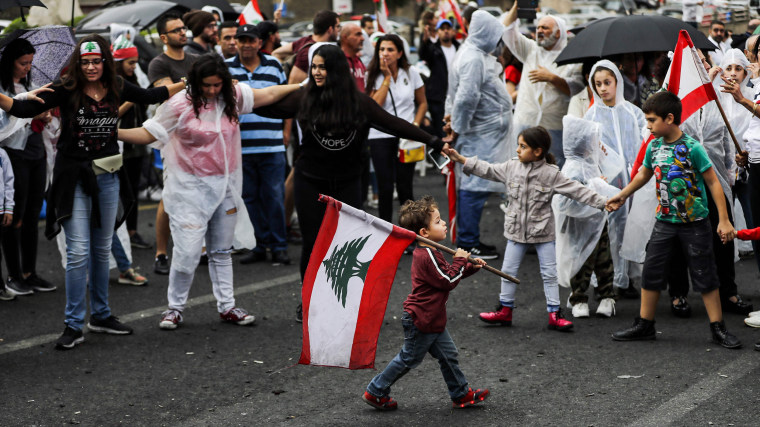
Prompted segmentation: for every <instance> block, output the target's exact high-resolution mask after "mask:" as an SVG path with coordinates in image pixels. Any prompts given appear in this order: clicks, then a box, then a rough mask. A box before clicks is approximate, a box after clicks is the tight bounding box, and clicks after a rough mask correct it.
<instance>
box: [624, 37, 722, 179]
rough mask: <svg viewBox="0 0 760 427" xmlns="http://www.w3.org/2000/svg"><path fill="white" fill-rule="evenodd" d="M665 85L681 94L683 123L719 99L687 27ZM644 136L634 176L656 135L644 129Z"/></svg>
mask: <svg viewBox="0 0 760 427" xmlns="http://www.w3.org/2000/svg"><path fill="white" fill-rule="evenodd" d="M662 87H663V89H666V90H668V91H670V92H672V93H675V94H676V95H678V97H679V98H681V123H683V122H685V121H686V119H688V118H689V117H690V116H691V115H692V114H694V113H695V112H696V111H698V110H699V109H700V108H702V107H703V106H704V105H705V104H707V103H708V102H710V101H714V100H716V99H718V94H717V93H715V88H714V87H713V85H712V83H711V82H710V78H709V77H708V76H707V71H706V70H705V67H703V66H702V60H701V59H699V54H698V53H697V49H696V48H695V47H694V43H692V41H691V37H689V33H688V32H687V31H686V30H681V31H680V32H679V33H678V42H677V43H676V48H675V50H674V52H673V59H672V61H671V62H670V67H669V68H668V73H667V74H666V75H665V84H664V85H663V86H662ZM643 137H644V138H643V139H644V140H643V142H642V144H641V148H640V149H639V153H638V155H637V156H636V162H635V163H634V164H633V170H632V172H631V179H633V177H634V176H636V172H638V170H639V167H640V166H641V164H642V163H643V161H644V155H645V154H646V151H647V150H646V149H647V146H648V145H649V142H650V141H651V140H652V139H654V138H653V137H652V135H651V134H650V133H649V130H645V132H644V134H643Z"/></svg>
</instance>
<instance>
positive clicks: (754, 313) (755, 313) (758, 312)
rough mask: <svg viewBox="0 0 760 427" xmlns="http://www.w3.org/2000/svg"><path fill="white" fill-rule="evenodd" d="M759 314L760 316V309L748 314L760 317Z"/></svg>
mask: <svg viewBox="0 0 760 427" xmlns="http://www.w3.org/2000/svg"><path fill="white" fill-rule="evenodd" d="M758 316H760V310H758V311H753V312H752V313H749V314H748V315H747V317H758Z"/></svg>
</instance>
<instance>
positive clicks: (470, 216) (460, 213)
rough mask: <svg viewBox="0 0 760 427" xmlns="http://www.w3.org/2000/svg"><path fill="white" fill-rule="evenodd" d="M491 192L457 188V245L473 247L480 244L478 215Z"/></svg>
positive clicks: (479, 215) (480, 213)
mask: <svg viewBox="0 0 760 427" xmlns="http://www.w3.org/2000/svg"><path fill="white" fill-rule="evenodd" d="M490 195H491V193H489V192H486V191H467V190H459V193H458V196H457V199H458V200H457V246H459V247H460V248H474V247H476V246H478V245H479V244H480V217H481V216H483V206H484V205H485V204H486V200H488V196H490Z"/></svg>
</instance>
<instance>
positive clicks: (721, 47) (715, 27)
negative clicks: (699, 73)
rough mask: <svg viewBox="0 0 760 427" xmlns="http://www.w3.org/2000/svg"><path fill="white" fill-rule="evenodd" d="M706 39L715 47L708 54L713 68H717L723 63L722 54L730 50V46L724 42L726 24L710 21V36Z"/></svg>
mask: <svg viewBox="0 0 760 427" xmlns="http://www.w3.org/2000/svg"><path fill="white" fill-rule="evenodd" d="M707 39H708V40H710V42H712V44H714V45H715V46H716V47H717V49H715V50H713V51H711V52H710V59H711V60H712V65H713V66H718V65H720V64H721V62H723V54H724V53H726V52H727V51H728V50H729V49H731V45H730V44H728V43H727V42H726V41H725V40H726V24H724V23H723V22H721V21H712V22H711V23H710V36H709V37H708V38H707Z"/></svg>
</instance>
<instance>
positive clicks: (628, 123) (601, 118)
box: [585, 59, 646, 288]
mask: <svg viewBox="0 0 760 427" xmlns="http://www.w3.org/2000/svg"><path fill="white" fill-rule="evenodd" d="M599 67H603V68H606V69H608V70H611V71H612V73H613V74H614V76H615V79H616V80H617V88H616V91H615V105H614V106H612V107H608V106H607V105H605V104H604V101H603V100H602V98H601V97H600V96H599V95H598V94H597V93H596V90H594V74H595V73H596V71H597V70H598V68H599ZM589 86H590V87H591V88H592V90H591V93H592V94H593V97H594V105H592V106H591V107H590V108H589V109H588V111H587V112H586V115H585V118H586V119H587V120H591V121H594V122H596V123H599V124H600V125H601V140H602V143H603V145H604V147H605V149H604V151H603V156H604V160H603V161H602V162H601V166H602V174H603V175H604V176H605V177H606V178H607V182H609V183H610V184H612V185H614V186H615V187H617V188H619V189H622V188H624V187H625V186H626V185H628V182H629V181H630V176H631V167H632V165H633V163H634V161H635V160H636V154H637V152H638V149H639V147H640V146H641V141H642V136H641V131H642V129H643V128H644V126H646V121H645V119H644V113H643V112H642V111H641V109H639V108H638V107H637V106H635V105H633V104H631V103H630V102H628V101H626V100H625V97H624V95H623V91H624V87H625V85H624V84H623V76H622V75H621V74H620V71H619V70H618V67H617V66H615V64H613V63H612V62H611V61H608V60H606V59H605V60H601V61H599V62H597V63H596V64H594V66H593V68H592V69H591V74H590V75H589ZM627 220H628V206H627V205H626V206H625V207H623V208H621V209H619V210H617V211H615V212H613V213H612V214H610V215H609V230H608V231H609V235H610V251H611V252H612V262H613V263H614V266H615V286H617V287H619V288H627V287H628V264H627V262H626V260H625V259H624V258H623V257H622V256H621V255H620V251H621V249H622V248H623V238H624V235H625V225H626V221H627Z"/></svg>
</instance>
